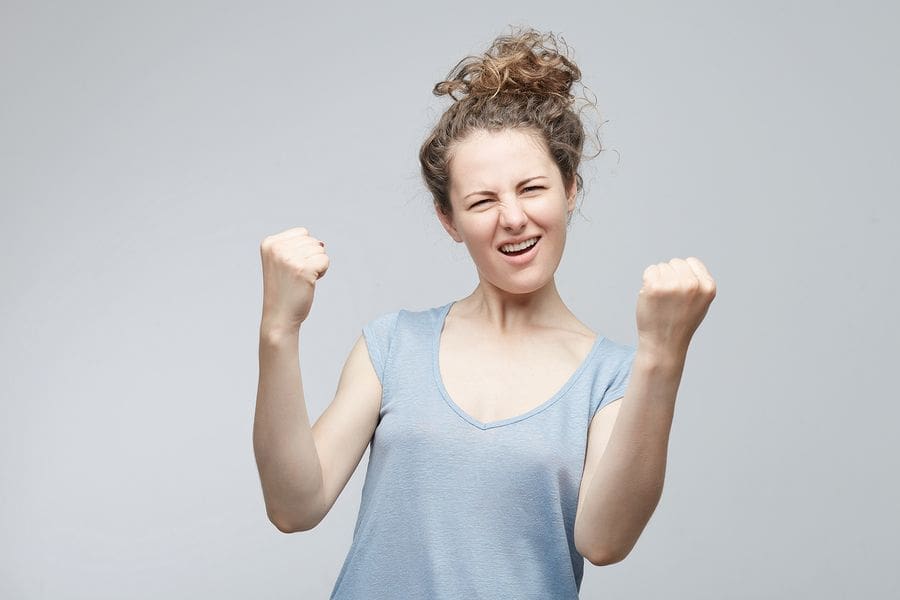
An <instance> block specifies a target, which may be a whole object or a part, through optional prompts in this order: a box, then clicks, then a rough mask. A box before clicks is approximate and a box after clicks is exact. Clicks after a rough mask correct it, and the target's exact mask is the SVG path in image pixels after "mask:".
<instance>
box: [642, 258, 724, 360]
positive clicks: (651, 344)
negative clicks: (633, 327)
mask: <svg viewBox="0 0 900 600" xmlns="http://www.w3.org/2000/svg"><path fill="white" fill-rule="evenodd" d="M715 297H716V282H715V280H714V279H713V278H712V275H710V274H709V271H707V270H706V267H705V266H704V265H703V263H702V262H700V260H699V259H698V258H695V257H693V256H691V257H688V258H687V259H681V258H673V259H672V260H670V261H669V262H667V263H665V262H661V263H657V264H655V265H650V266H649V267H647V268H646V269H645V270H644V284H643V286H642V287H641V290H640V292H638V302H637V328H638V344H639V345H641V346H643V347H647V348H648V349H650V350H654V351H656V350H659V351H671V352H680V353H685V352H687V348H688V345H689V344H690V342H691V337H692V336H693V335H694V331H696V329H697V327H699V326H700V322H701V321H703V317H705V316H706V311H707V310H708V309H709V305H710V303H711V302H712V301H713V298H715Z"/></svg>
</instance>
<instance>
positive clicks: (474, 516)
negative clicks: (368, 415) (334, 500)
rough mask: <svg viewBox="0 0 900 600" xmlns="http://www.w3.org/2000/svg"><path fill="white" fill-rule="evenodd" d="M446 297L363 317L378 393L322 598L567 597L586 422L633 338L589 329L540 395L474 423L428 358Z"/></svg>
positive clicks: (578, 566)
mask: <svg viewBox="0 0 900 600" xmlns="http://www.w3.org/2000/svg"><path fill="white" fill-rule="evenodd" d="M452 304H453V302H450V303H448V304H445V305H443V306H440V307H436V308H431V309H427V310H422V311H407V310H399V311H396V312H391V313H386V314H382V315H380V316H378V317H376V318H375V319H373V320H372V321H370V322H368V323H367V324H366V325H365V326H364V327H363V335H364V336H365V339H366V344H367V346H368V349H369V356H370V358H371V360H372V364H373V366H374V367H375V371H376V373H377V374H378V377H379V379H380V380H381V383H382V387H383V390H384V393H383V396H382V405H381V412H380V418H379V422H378V426H377V428H376V430H375V435H374V437H373V439H372V442H371V447H370V457H369V463H368V469H367V471H366V479H365V483H364V485H363V490H362V499H361V502H360V511H359V516H358V518H357V521H356V528H355V529H354V533H353V542H352V544H351V547H350V550H349V552H348V554H347V557H346V560H345V561H344V564H343V567H342V568H341V571H340V573H339V574H338V577H337V580H336V582H335V585H334V588H333V590H332V595H331V598H332V599H353V600H357V599H362V598H366V599H371V600H377V599H381V598H385V599H387V598H390V599H396V598H430V599H436V600H441V599H448V600H458V599H459V598H467V599H468V598H471V599H477V598H485V599H491V600H497V599H502V598H515V599H517V600H522V599H528V598H535V599H537V598H540V599H542V600H546V599H554V598H560V599H563V598H565V599H571V598H577V597H578V592H579V589H580V587H581V580H582V575H583V572H584V558H583V557H582V556H581V555H580V554H579V553H578V551H577V550H576V549H575V541H574V529H575V510H576V507H577V502H578V490H579V486H580V483H581V474H582V471H583V468H584V454H585V449H586V444H587V430H588V425H589V423H590V420H591V417H592V415H593V414H594V413H595V412H596V411H597V410H599V408H600V407H602V406H605V405H606V404H608V403H609V402H612V401H613V400H616V399H618V398H620V397H622V395H623V394H624V393H625V387H626V385H627V383H628V378H629V376H630V374H631V365H632V362H633V358H634V354H635V352H636V349H635V348H633V347H631V346H627V345H623V344H618V343H616V342H613V341H611V340H609V339H607V338H605V337H604V336H602V335H598V337H597V340H596V341H595V342H594V346H593V347H592V349H591V351H590V353H589V354H588V356H587V357H586V358H585V359H584V361H583V362H582V363H581V365H580V366H579V367H578V369H577V370H576V371H575V372H574V373H573V374H572V375H571V377H570V378H569V380H568V381H567V382H566V383H565V384H564V385H563V386H562V388H560V389H559V390H558V391H557V393H556V394H554V395H553V396H552V397H551V398H549V399H548V400H546V401H545V402H544V403H543V404H541V405H539V406H537V407H536V408H534V409H533V410H530V411H528V412H526V413H523V414H521V415H519V416H515V417H511V418H508V419H503V420H500V421H494V422H491V423H481V422H479V421H478V420H476V419H474V418H472V417H471V416H469V415H468V414H466V413H465V412H464V411H463V410H462V409H461V408H459V407H458V406H457V405H456V404H455V403H454V402H453V400H452V399H451V398H450V396H449V395H448V393H447V390H446V388H445V387H444V385H443V383H442V381H441V379H440V374H439V370H438V368H437V365H438V361H437V350H438V341H439V336H440V332H441V330H442V329H443V324H444V318H445V317H446V315H447V313H448V312H449V310H450V307H451V306H452Z"/></svg>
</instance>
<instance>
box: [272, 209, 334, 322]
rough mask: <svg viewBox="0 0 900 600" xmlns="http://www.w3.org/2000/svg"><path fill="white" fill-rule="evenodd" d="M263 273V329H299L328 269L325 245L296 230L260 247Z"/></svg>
mask: <svg viewBox="0 0 900 600" xmlns="http://www.w3.org/2000/svg"><path fill="white" fill-rule="evenodd" d="M259 252H260V255H261V256H262V270H263V318H262V322H263V326H264V327H267V328H274V329H280V330H294V329H299V327H300V324H301V323H302V322H303V321H305V320H306V317H307V316H308V315H309V310H310V308H311V307H312V302H313V296H314V295H315V289H316V281H318V280H319V279H320V278H321V277H322V276H323V275H325V271H327V270H328V255H327V254H325V243H324V242H322V241H320V240H318V239H316V238H314V237H312V236H311V235H309V231H307V229H306V228H305V227H294V228H291V229H288V230H286V231H282V232H281V233H278V234H275V235H270V236H268V237H266V238H265V239H264V240H263V241H262V243H261V244H260V246H259Z"/></svg>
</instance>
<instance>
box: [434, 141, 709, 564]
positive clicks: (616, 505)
mask: <svg viewBox="0 0 900 600" xmlns="http://www.w3.org/2000/svg"><path fill="white" fill-rule="evenodd" d="M451 156H452V158H451V161H450V202H451V206H452V212H451V214H444V213H443V212H441V211H440V210H439V209H437V210H436V212H437V216H438V218H439V219H440V221H441V224H442V225H443V226H444V228H445V230H446V231H447V233H448V234H449V235H450V236H451V237H452V238H453V240H455V241H456V242H459V243H463V244H465V245H466V248H467V249H468V251H469V254H470V256H471V257H472V261H473V264H474V265H475V268H476V270H477V271H478V278H479V283H478V286H477V287H476V288H475V290H474V291H473V292H472V293H471V294H470V295H469V296H467V297H466V298H463V299H461V300H459V301H457V302H456V303H455V304H454V306H453V307H452V309H451V313H450V314H448V316H447V320H446V323H445V326H444V335H442V339H441V350H442V353H441V357H442V358H441V366H440V368H441V370H442V372H445V371H446V373H445V374H444V381H445V383H446V384H448V388H449V387H451V386H450V384H449V383H448V380H453V376H452V374H453V373H456V377H458V379H457V380H458V381H462V380H464V379H465V377H464V375H465V374H466V368H467V366H466V365H464V364H462V363H460V362H458V361H460V358H459V356H461V355H462V354H463V353H464V351H468V352H469V355H470V356H469V362H468V365H471V364H473V363H474V364H477V363H478V362H483V361H490V360H491V357H492V356H498V355H499V356H513V361H512V364H514V365H517V366H518V370H519V371H522V370H525V369H523V368H522V361H521V360H519V356H524V355H519V356H516V355H514V354H513V353H514V352H515V351H516V350H517V349H519V348H521V347H523V344H522V343H521V342H522V341H524V340H532V341H534V340H536V339H537V335H536V334H538V333H539V332H542V331H543V332H546V331H555V332H557V335H556V338H557V339H562V338H563V337H565V336H564V335H563V333H564V332H569V333H573V332H574V333H580V334H581V335H582V341H581V343H580V346H579V343H578V342H577V341H576V337H573V336H572V335H569V336H568V340H569V341H568V342H566V343H567V344H568V345H569V348H570V350H571V352H570V354H571V355H572V356H577V357H578V358H576V359H574V360H572V361H571V365H574V366H570V368H568V370H567V369H566V368H565V367H562V366H560V362H559V361H557V362H556V363H555V365H553V366H551V365H552V363H551V362H550V360H551V359H552V358H553V356H554V355H555V354H556V353H557V351H558V348H559V345H557V346H556V348H554V347H553V345H552V344H547V343H545V342H544V341H543V340H541V341H540V343H537V344H529V345H528V346H529V347H530V348H532V349H533V348H539V350H537V351H536V352H538V360H537V361H536V362H535V363H533V364H532V365H529V366H530V367H531V368H530V369H528V370H527V372H529V373H531V375H530V376H531V377H532V379H531V380H529V381H527V382H526V383H525V385H523V389H528V388H532V389H538V390H543V391H542V392H541V393H540V394H538V396H537V397H538V398H544V397H546V393H545V391H546V390H554V389H555V388H556V387H558V385H557V383H556V382H557V381H561V380H564V379H565V375H566V373H571V372H572V371H573V370H574V368H575V367H576V366H577V365H578V364H579V363H580V362H581V359H582V358H583V357H584V356H585V355H586V353H587V351H588V350H589V348H590V344H589V343H585V342H584V339H583V338H584V336H588V337H589V338H591V339H593V338H594V337H595V334H593V333H592V332H591V331H590V330H589V329H588V328H587V327H586V326H584V325H583V324H582V323H580V322H579V321H578V319H577V318H575V316H574V315H573V314H572V313H571V311H569V309H568V308H567V307H566V306H565V304H564V303H563V301H562V299H561V297H560V295H559V293H558V291H557V288H556V284H555V272H556V269H557V267H558V266H559V263H560V260H561V258H562V254H563V250H564V248H565V241H566V224H567V218H568V216H569V214H570V213H571V212H572V210H574V208H575V191H576V189H575V185H574V182H573V183H572V184H571V185H569V186H566V185H564V182H563V180H562V176H561V174H560V171H559V169H558V168H557V167H556V165H555V163H553V160H552V158H551V157H550V155H549V153H548V152H547V150H546V147H545V146H544V145H543V144H542V143H541V142H540V141H539V140H538V139H536V138H535V137H534V136H532V135H529V134H528V133H527V132H525V131H522V130H512V129H507V130H502V131H499V132H490V131H481V130H479V131H475V132H473V133H471V134H470V135H469V136H467V137H466V138H465V139H463V140H462V141H460V142H458V143H457V144H456V145H455V146H454V147H453V149H452V152H451ZM537 175H542V176H544V177H543V178H542V179H539V180H535V181H531V182H528V183H525V184H522V183H521V182H522V181H523V180H526V179H528V178H530V177H534V176H537ZM535 185H537V186H540V188H533V187H529V186H535ZM533 235H540V236H541V238H542V239H541V241H540V245H541V247H540V250H539V253H538V254H537V255H536V256H535V257H534V259H533V260H532V261H531V262H529V263H528V264H527V265H512V264H510V263H509V262H507V261H506V260H505V259H504V258H503V256H502V255H501V254H500V253H499V251H498V250H497V248H498V247H499V245H500V244H502V243H503V242H505V241H508V240H510V239H512V238H516V239H521V238H523V237H532V236H533ZM715 293H716V286H715V281H714V280H713V278H712V276H711V275H710V274H709V272H708V271H707V269H706V267H705V266H704V265H703V263H702V262H701V261H700V260H699V259H698V258H696V257H689V258H687V259H680V258H674V259H672V260H670V261H669V262H667V263H665V262H661V263H657V264H655V265H650V266H649V267H647V268H646V269H645V270H644V274H643V285H642V287H641V290H640V292H639V293H638V302H637V311H636V313H637V329H638V346H637V353H636V355H635V358H634V363H633V367H632V374H631V377H630V379H629V385H628V388H627V389H626V392H625V395H624V396H623V397H622V398H618V399H615V400H614V401H613V402H611V403H609V404H608V405H606V406H605V407H604V408H603V409H601V410H600V411H598V412H597V414H596V415H595V416H594V418H593V420H592V421H591V424H590V426H589V430H588V441H587V448H586V453H585V467H584V472H583V475H582V481H581V487H580V490H579V496H578V509H577V513H576V520H575V545H576V547H577V549H578V550H579V552H580V553H581V554H582V555H583V556H584V557H586V558H587V559H588V560H589V561H590V562H591V563H593V564H595V565H608V564H612V563H615V562H618V561H621V560H622V559H624V558H625V556H627V555H628V553H629V552H630V551H631V549H632V548H633V546H634V545H635V543H636V542H637V540H638V538H639V537H640V535H641V533H642V531H643V530H644V528H645V526H646V524H647V522H648V521H649V519H650V517H651V516H652V514H653V512H654V510H655V508H656V506H657V504H658V502H659V499H660V497H661V494H662V489H663V482H664V478H665V466H666V459H667V450H668V439H669V432H670V430H671V425H672V418H673V414H674V406H675V398H676V395H677V390H678V385H679V383H680V380H681V376H682V373H683V369H684V363H685V358H686V354H687V349H688V346H689V344H690V340H691V338H692V336H693V333H694V331H695V330H696V329H697V327H698V326H699V324H700V322H701V321H702V320H703V318H704V316H705V314H706V311H707V309H708V307H709V305H710V303H711V302H712V300H713V298H714V297H715ZM448 330H449V331H448ZM453 331H456V334H455V335H454V333H453ZM460 332H464V333H460ZM445 336H446V337H448V338H449V340H448V341H445V340H444V339H443V338H444V337H445ZM476 336H480V339H478V341H479V343H478V344H475V345H473V344H471V343H469V344H468V345H467V344H466V343H464V342H465V341H469V342H471V340H473V339H476ZM486 344H493V347H488V346H487V345H486ZM445 346H447V348H446V349H447V350H448V352H446V353H444V352H443V350H444V349H445ZM473 347H474V348H475V349H473ZM478 348H481V349H482V350H481V352H482V356H481V357H479V358H480V360H473V359H472V354H473V353H477V352H479V350H478ZM485 348H486V349H485ZM498 349H503V350H502V351H500V352H497V350H498ZM541 353H542V354H541ZM448 355H449V356H448ZM454 356H455V357H456V358H454ZM534 357H535V355H534V354H532V355H531V358H532V359H534ZM487 372H488V373H494V374H496V373H498V372H500V373H502V369H492V368H488V369H487ZM535 373H537V375H535ZM469 374H471V372H469ZM500 377H501V376H491V377H487V378H479V388H477V389H476V388H473V387H471V386H470V387H469V388H468V390H467V389H466V388H465V387H464V386H463V385H462V384H459V385H460V387H457V388H456V389H455V390H454V389H451V390H449V391H450V393H451V395H452V396H453V397H454V399H455V400H456V402H457V404H461V405H463V408H464V409H465V410H466V411H467V412H469V414H473V415H475V414H476V412H477V411H481V412H480V413H478V414H484V415H491V418H487V417H480V418H479V417H476V418H479V420H481V421H482V422H487V421H490V420H495V419H500V418H504V417H508V416H512V415H515V414H521V413H523V412H525V410H527V409H528V408H530V406H524V407H523V406H518V407H515V406H510V405H508V403H509V402H510V400H508V399H507V400H503V398H508V397H509V396H510V394H509V393H508V392H509V390H510V389H511V387H510V386H513V385H515V381H514V380H513V379H511V378H507V380H505V381H503V380H501V379H500ZM469 379H471V377H470V378H469ZM485 386H487V393H485V391H484V388H485ZM492 386H493V388H494V389H492ZM466 393H469V394H471V396H472V397H474V396H475V395H476V394H478V395H481V396H482V397H483V398H493V399H494V402H496V403H499V404H500V406H499V408H498V407H497V406H494V407H488V408H485V407H484V406H479V405H478V404H477V403H469V404H467V403H465V402H463V401H461V397H462V396H464V395H465V394H466ZM513 397H521V396H516V395H513ZM504 401H505V402H506V403H507V406H505V407H504V406H502V403H503V402H504ZM520 401H521V400H520Z"/></svg>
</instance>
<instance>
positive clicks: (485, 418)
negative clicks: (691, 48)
mask: <svg viewBox="0 0 900 600" xmlns="http://www.w3.org/2000/svg"><path fill="white" fill-rule="evenodd" d="M580 76H581V75H580V71H579V69H578V67H577V66H576V65H575V64H574V63H573V62H572V61H571V60H570V59H569V58H568V57H566V56H565V55H564V54H561V53H560V52H559V45H558V44H557V41H556V38H555V37H554V36H553V35H552V34H541V33H539V32H537V31H534V30H524V31H520V32H514V33H513V34H511V35H508V36H501V37H498V38H497V39H496V40H495V41H494V43H493V45H492V46H491V48H490V49H489V50H488V51H487V52H486V53H485V54H484V55H483V56H481V57H467V58H466V59H464V60H463V61H461V62H460V63H459V64H458V65H457V66H456V67H455V68H454V69H453V71H451V73H450V75H449V77H448V79H447V80H446V81H442V82H440V83H439V84H437V85H436V86H435V89H434V91H435V93H436V94H438V95H441V94H449V95H450V96H451V97H452V98H453V99H454V102H453V104H452V105H451V106H450V107H449V108H448V109H447V111H446V112H445V113H444V114H443V116H442V117H441V118H440V120H439V122H438V123H437V124H436V125H435V127H434V130H433V131H432V133H431V135H430V136H429V137H428V139H427V140H426V141H425V143H424V144H423V146H422V148H421V152H420V161H421V166H422V173H423V176H424V179H425V182H426V184H427V186H428V188H429V190H430V192H431V194H432V196H433V199H434V206H435V209H436V215H437V217H438V219H440V222H441V223H442V225H443V227H444V228H445V229H446V231H447V233H448V234H449V235H450V236H451V238H452V239H453V240H454V241H456V242H459V243H463V244H465V245H466V248H467V249H468V252H469V254H470V255H471V257H472V261H473V263H474V266H475V269H476V270H477V272H478V280H479V282H478V285H477V286H476V288H475V289H474V291H472V293H471V294H469V295H468V296H466V297H464V298H461V299H459V300H455V301H451V302H448V303H447V304H444V305H442V306H439V307H435V308H431V309H427V310H420V311H409V310H398V311H394V312H390V313H385V314H382V315H380V316H378V317H376V318H375V319H373V320H371V321H369V322H368V323H366V324H365V325H364V327H363V330H362V335H361V336H360V337H359V339H358V340H357V342H356V344H355V346H354V347H353V349H352V351H351V352H350V356H349V357H348V359H347V362H346V364H345V366H344V369H343V371H342V373H341V377H340V382H339V384H338V389H337V393H336V395H335V398H334V401H333V402H332V403H331V405H330V406H328V408H327V409H326V410H325V412H324V413H323V414H322V415H321V417H320V418H319V419H318V421H317V422H316V423H315V425H314V426H312V427H310V425H309V418H308V415H307V412H306V406H305V401H304V398H303V391H302V384H301V379H300V372H299V368H298V361H299V351H298V344H299V332H300V329H301V324H302V323H303V321H304V320H305V319H306V317H307V315H308V314H309V310H310V306H311V304H312V301H313V293H314V289H315V283H316V280H317V279H318V278H320V277H322V276H323V275H324V274H325V272H326V270H327V268H328V256H327V254H326V252H325V244H324V243H323V242H322V241H321V240H319V239H317V238H315V237H313V236H312V235H311V234H310V232H309V231H308V230H307V229H305V228H303V227H298V228H293V229H289V230H287V231H284V232H282V233H279V234H277V235H273V236H270V237H267V238H266V239H265V240H263V242H262V245H261V254H262V263H263V276H264V306H263V317H262V325H261V332H260V378H259V391H258V396H257V410H256V416H255V422H254V440H253V441H254V449H255V452H256V458H257V464H258V467H259V473H260V478H261V481H262V486H263V492H264V497H265V503H266V509H267V513H268V516H269V518H270V520H271V521H272V522H273V523H274V524H275V525H276V526H277V527H278V529H280V530H281V531H285V532H292V531H305V530H308V529H311V528H313V527H315V526H316V524H318V523H319V522H320V521H321V520H322V519H323V518H324V517H325V515H326V514H327V513H328V511H329V509H330V508H331V506H332V505H333V504H334V502H335V501H336V499H337V497H338V495H339V494H340V492H341V491H342V490H343V489H344V486H345V485H346V483H347V481H348V480H349V478H350V476H351V475H352V474H353V472H354V470H355V469H356V467H357V465H358V464H359V461H360V459H361V458H362V455H363V453H364V451H365V449H366V447H367V446H368V445H369V444H370V443H371V452H370V456H369V464H368V469H367V472H366V479H365V483H364V487H363V492H362V501H361V506H360V512H359V517H358V519H357V522H356V528H355V530H354V535H353V541H352V545H351V547H350V550H349V553H348V555H347V558H346V560H345V562H344V565H343V568H342V569H341V571H340V574H339V575H338V577H337V581H336V582H335V585H334V588H333V591H332V598H353V599H355V598H366V599H379V598H392V599H393V598H430V599H441V598H448V599H454V600H455V599H459V598H517V599H522V598H542V599H547V598H577V597H578V592H579V590H580V587H581V580H582V575H583V569H584V558H587V559H588V560H589V561H590V562H591V563H592V564H595V565H606V564H610V563H614V562H617V561H620V560H622V559H623V558H624V557H625V556H626V555H627V554H628V553H629V552H630V550H631V549H632V547H633V546H634V544H635V542H636V541H637V539H638V537H639V536H640V534H641V532H642V531H643V529H644V527H645V525H646V524H647V522H648V520H649V519H650V516H651V515H652V513H653V511H654V509H655V507H656V505H657V502H658V500H659V498H660V495H661V493H662V488H663V478H664V473H665V464H666V452H667V445H668V436H669V430H670V427H671V424H672V416H673V411H674V405H675V397H676V392H677V388H678V384H679V381H680V379H681V374H682V369H683V366H684V362H685V357H686V353H687V349H688V345H689V343H690V340H691V337H692V336H693V333H694V331H695V330H696V328H697V327H698V326H699V324H700V322H701V321H702V320H703V318H704V316H705V314H706V311H707V309H708V307H709V305H710V303H711V302H712V300H713V298H714V297H715V282H714V280H713V278H712V277H711V276H710V274H709V272H708V271H707V269H706V268H705V267H704V265H703V264H702V263H701V262H700V261H699V260H698V259H697V258H694V257H690V258H686V259H684V260H682V259H679V258H674V259H672V260H670V261H668V262H661V263H658V264H654V265H650V266H648V267H647V268H646V269H645V270H644V272H643V286H642V288H641V290H640V292H639V293H638V298H637V329H638V344H637V346H636V347H631V346H626V345H623V344H619V343H616V342H614V341H612V340H610V339H608V338H606V337H604V336H602V335H599V334H597V333H594V332H593V331H591V329H590V328H589V327H587V326H586V325H585V324H584V323H582V322H581V321H579V320H578V319H577V318H576V317H575V315H574V314H572V312H571V311H570V310H569V309H568V308H567V307H566V305H565V303H564V302H563V300H562V298H560V295H559V292H558V291H557V288H556V284H555V280H554V275H555V272H556V269H557V267H558V266H559V263H560V260H561V258H562V255H563V250H564V248H565V242H566V231H567V226H568V224H569V221H570V218H571V215H572V212H573V211H574V209H575V207H576V202H575V200H576V196H577V195H578V193H579V192H580V191H581V190H582V180H581V176H580V175H579V174H578V166H579V164H580V158H581V156H580V154H581V150H582V147H583V139H584V130H583V126H582V123H581V121H580V118H579V117H578V116H577V114H576V113H575V112H574V111H573V110H572V102H573V96H572V94H571V92H570V90H571V87H572V85H573V84H574V83H575V82H577V81H578V80H579V79H580Z"/></svg>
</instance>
